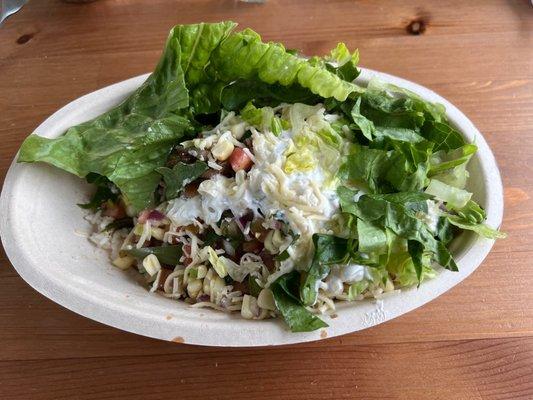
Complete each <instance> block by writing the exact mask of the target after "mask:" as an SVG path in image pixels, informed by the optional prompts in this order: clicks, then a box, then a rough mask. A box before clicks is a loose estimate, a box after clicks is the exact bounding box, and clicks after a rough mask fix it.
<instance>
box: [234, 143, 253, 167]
mask: <svg viewBox="0 0 533 400" xmlns="http://www.w3.org/2000/svg"><path fill="white" fill-rule="evenodd" d="M229 163H230V164H231V168H232V169H233V170H234V171H235V172H237V171H240V170H241V169H243V170H245V171H246V170H248V169H250V168H251V166H252V164H253V161H252V159H251V158H250V156H248V154H246V153H245V152H244V150H243V149H241V148H240V147H235V149H234V150H233V152H232V153H231V155H230V156H229Z"/></svg>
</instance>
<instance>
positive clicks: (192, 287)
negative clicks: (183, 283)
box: [187, 279, 202, 299]
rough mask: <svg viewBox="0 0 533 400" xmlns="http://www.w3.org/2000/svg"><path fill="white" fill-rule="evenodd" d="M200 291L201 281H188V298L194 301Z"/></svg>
mask: <svg viewBox="0 0 533 400" xmlns="http://www.w3.org/2000/svg"><path fill="white" fill-rule="evenodd" d="M201 290H202V280H201V279H190V280H189V283H188V284H187V293H188V295H189V297H191V298H193V299H195V298H196V297H197V296H198V294H199V293H200V291H201Z"/></svg>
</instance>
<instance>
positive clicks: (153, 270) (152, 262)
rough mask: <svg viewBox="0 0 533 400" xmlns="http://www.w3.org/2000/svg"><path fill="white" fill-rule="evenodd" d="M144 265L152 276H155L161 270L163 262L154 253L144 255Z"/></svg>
mask: <svg viewBox="0 0 533 400" xmlns="http://www.w3.org/2000/svg"><path fill="white" fill-rule="evenodd" d="M143 267H144V269H145V270H146V272H147V273H148V275H150V276H154V275H155V274H157V272H158V271H161V264H160V263H159V260H158V259H157V257H156V256H155V255H154V254H149V255H147V256H146V257H144V260H143Z"/></svg>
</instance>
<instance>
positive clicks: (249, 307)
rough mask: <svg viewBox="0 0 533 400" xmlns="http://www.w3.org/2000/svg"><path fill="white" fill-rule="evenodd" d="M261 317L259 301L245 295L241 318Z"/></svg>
mask: <svg viewBox="0 0 533 400" xmlns="http://www.w3.org/2000/svg"><path fill="white" fill-rule="evenodd" d="M258 315H259V307H258V306H257V299H256V298H255V297H254V296H250V295H248V294H245V295H244V297H243V299H242V306H241V316H242V317H243V318H245V319H252V318H254V317H257V316H258Z"/></svg>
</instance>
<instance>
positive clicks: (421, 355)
mask: <svg viewBox="0 0 533 400" xmlns="http://www.w3.org/2000/svg"><path fill="white" fill-rule="evenodd" d="M223 19H233V20H235V21H238V22H240V23H241V25H242V26H250V27H252V28H254V29H256V30H257V31H259V32H260V33H261V34H262V35H263V37H264V38H265V39H267V40H275V41H283V42H284V43H285V44H286V45H287V46H288V47H292V48H299V49H302V50H303V51H304V52H306V53H308V54H323V53H325V52H326V51H328V50H329V49H330V48H331V47H333V46H334V45H335V44H336V43H337V41H339V40H342V41H345V42H346V43H347V44H348V45H349V47H351V48H355V47H358V48H359V50H360V52H361V60H362V61H361V63H362V65H364V66H366V67H370V68H374V69H377V70H381V71H385V72H389V73H392V74H396V75H399V76H402V77H405V78H407V79H410V80H413V81H416V82H419V83H421V84H423V85H426V86H428V87H430V88H431V89H434V90H436V91H437V92H439V93H440V94H442V95H443V96H444V97H446V98H448V99H449V100H451V101H452V102H453V103H454V104H456V105H457V106H458V107H459V108H460V109H462V110H463V111H464V112H465V113H466V114H467V115H468V116H469V117H470V118H471V119H472V120H473V121H474V123H475V124H476V125H477V126H478V128H479V129H480V131H481V132H483V134H484V136H485V138H486V139H487V141H488V143H489V144H490V146H491V147H492V149H493V151H494V153H495V155H496V159H497V160H498V163H499V165H500V168H501V172H502V176H503V181H504V186H505V201H506V206H505V222H504V224H503V229H504V230H505V231H507V232H508V233H509V238H508V239H507V240H503V241H499V242H498V243H497V244H496V245H495V247H494V249H493V251H492V252H491V254H490V255H489V257H488V258H487V259H486V261H485V262H484V263H483V265H482V266H481V267H480V268H479V269H478V270H477V271H476V272H475V273H474V274H473V275H472V276H471V277H469V278H468V279H467V280H466V281H465V282H463V283H462V284H460V285H458V286H457V287H456V288H454V289H453V290H451V291H449V292H448V293H446V294H445V295H443V296H441V297H439V298H438V299H437V300H435V301H433V302H431V303H430V304H427V305H426V306H424V307H422V308H420V309H418V310H416V311H414V312H411V313H409V314H407V315H405V316H403V317H401V318H398V319H396V320H393V321H390V322H387V323H385V324H382V325H380V326H377V327H375V328H372V329H368V330H365V331H362V332H358V333H355V334H352V335H346V336H343V337H339V338H333V339H328V340H324V341H321V342H317V343H309V344H302V345H296V346H285V347H281V348H260V349H218V348H204V347H196V346H188V345H179V344H175V343H165V342H162V341H157V340H152V339H147V338H144V337H140V336H136V335H133V334H129V333H125V332H121V331H118V330H116V329H113V328H110V327H107V326H104V325H101V324H98V323H96V322H93V321H91V320H88V319H85V318H83V317H80V316H78V315H76V314H74V313H72V312H70V311H68V310H66V309H64V308H62V307H60V306H58V305H56V304H55V303H52V302H51V301H49V300H48V299H46V298H44V297H43V296H41V295H39V294H38V293H37V292H35V291H34V290H32V289H31V288H30V287H29V286H28V285H27V284H25V282H24V281H23V280H22V279H21V278H20V277H19V276H18V275H17V273H16V272H15V270H14V269H13V267H12V266H11V265H10V263H9V261H8V260H7V258H6V257H5V254H4V253H1V255H0V263H1V268H0V278H1V280H0V349H1V350H0V399H2V400H10V399H20V400H22V399H24V400H26V399H69V400H70V399H95V400H104V399H111V398H113V399H162V398H167V397H168V398H175V399H181V398H205V399H210V398H213V399H223V398H228V399H229V398H231V399H241V398H242V399H248V400H250V399H262V398H283V399H285V398H287V399H288V398H294V399H324V398H334V399H340V398H361V399H374V398H375V399H384V398H397V399H416V398H428V399H518V398H521V399H527V398H529V399H531V398H533V270H532V267H533V199H532V197H533V7H532V6H531V4H530V2H529V1H528V0H521V1H504V0H502V1H496V0H491V1H489V0H480V1H470V2H466V1H462V0H457V1H452V0H447V1H434V2H428V1H392V0H391V1H373V2H370V1H346V0H344V1H343V0H338V1H326V0H322V1H303V0H302V1H296V0H294V1H293V0H290V1H289V0H285V1H282V0H268V1H267V4H266V5H259V4H246V3H242V2H238V1H233V0H219V1H204V0H198V1H192V0H190V1H181V2H177V1H134V0H100V1H97V2H94V3H90V4H84V5H75V4H65V3H63V2H60V1H59V0H56V1H51V0H50V1H44V0H32V1H30V2H29V4H28V5H26V6H25V7H24V8H23V9H22V10H21V11H20V12H19V13H17V14H16V15H14V16H12V17H11V18H9V19H8V20H7V21H6V22H5V23H4V24H3V26H2V27H0V168H1V173H0V176H2V178H3V176H4V175H5V172H6V170H7V168H8V166H9V163H10V162H11V159H12V157H13V156H14V154H15V152H16V150H17V148H18V147H19V145H20V143H21V142H22V140H23V139H24V138H25V137H26V135H28V134H30V133H31V132H32V129H34V128H35V127H36V126H37V125H38V124H40V123H41V121H42V120H43V119H44V118H46V117H47V116H48V115H50V114H51V113H53V112H54V111H55V110H57V109H58V108H60V107H62V106H63V105H65V104H66V103H68V102H69V101H71V100H73V99H75V98H77V97H78V96H80V95H82V94H85V93H88V92H91V91H93V90H95V89H98V88H100V87H102V86H106V85H108V84H111V83H113V82H117V81H120V80H123V79H126V78H129V77H132V76H135V75H138V74H141V73H144V72H147V71H150V70H151V69H152V68H153V66H154V64H155V62H156V60H157V59H158V57H159V54H160V51H161V49H162V45H163V42H164V39H165V37H166V35H167V32H168V30H169V29H170V27H171V26H173V25H174V24H177V23H187V22H198V21H201V20H203V21H218V20H223ZM35 201H38V199H35ZM0 212H1V211H0Z"/></svg>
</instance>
